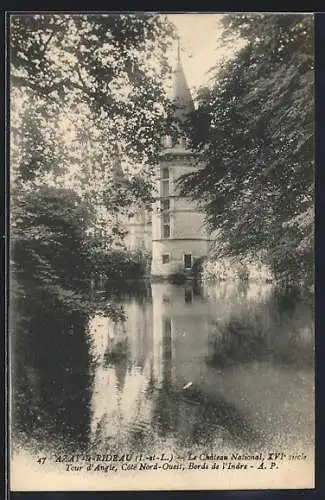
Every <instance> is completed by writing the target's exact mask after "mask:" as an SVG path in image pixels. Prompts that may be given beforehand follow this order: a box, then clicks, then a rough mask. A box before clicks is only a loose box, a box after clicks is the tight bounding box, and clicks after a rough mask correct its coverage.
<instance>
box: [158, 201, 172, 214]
mask: <svg viewBox="0 0 325 500" xmlns="http://www.w3.org/2000/svg"><path fill="white" fill-rule="evenodd" d="M160 207H161V211H162V212H165V211H166V210H169V209H170V201H169V199H167V200H161V201H160Z"/></svg>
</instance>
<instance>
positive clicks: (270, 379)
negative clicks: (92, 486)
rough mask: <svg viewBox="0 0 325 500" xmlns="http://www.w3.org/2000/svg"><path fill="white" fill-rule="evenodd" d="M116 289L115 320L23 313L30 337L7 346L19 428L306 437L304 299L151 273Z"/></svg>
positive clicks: (189, 441) (309, 324)
mask: <svg viewBox="0 0 325 500" xmlns="http://www.w3.org/2000/svg"><path fill="white" fill-rule="evenodd" d="M115 299H116V300H117V302H118V303H120V304H121V305H123V307H124V309H125V312H126V315H127V319H126V321H125V322H114V321H112V320H111V319H109V318H107V317H103V316H100V315H99V314H98V315H95V316H94V317H92V318H88V323H87V324H86V322H85V321H86V318H85V317H82V318H78V317H76V316H75V317H74V318H71V317H70V318H69V321H68V320H67V318H65V317H64V315H63V314H62V315H61V317H59V319H58V320H57V321H56V322H55V323H53V319H50V318H40V317H39V314H38V315H36V314H35V315H34V316H33V317H32V319H31V320H30V324H31V325H32V326H31V325H30V326H29V328H28V329H27V330H28V331H29V329H31V331H32V332H33V333H32V338H28V341H27V340H26V342H25V343H24V342H23V344H24V347H23V349H22V346H21V345H20V344H21V340H20V343H19V342H16V344H15V345H16V347H15V350H16V352H17V357H16V362H15V366H14V376H15V380H16V383H15V387H16V392H15V393H14V398H15V410H16V412H15V413H16V418H15V422H16V426H15V432H16V433H17V435H18V434H24V435H25V436H27V439H34V440H35V441H36V442H46V440H49V437H51V441H52V442H54V443H59V444H62V446H63V445H64V443H66V441H67V436H68V442H69V443H70V444H71V445H72V446H73V448H74V449H76V448H78V447H80V448H82V447H88V448H89V447H92V446H94V447H96V448H97V449H98V446H100V447H101V449H105V447H106V448H107V447H109V448H110V449H113V448H115V449H123V450H124V451H131V449H132V450H133V449H141V450H145V449H146V448H147V449H148V450H149V449H150V450H152V449H153V447H154V446H157V447H159V445H160V448H161V446H162V444H161V443H163V446H164V447H172V448H174V449H178V450H184V449H185V448H192V447H193V446H194V447H195V446H199V447H207V446H208V447H209V449H212V448H213V447H215V448H216V449H221V448H224V449H233V450H234V449H236V450H238V449H240V448H242V449H245V450H246V451H248V449H252V450H257V449H260V448H261V447H266V446H276V445H278V446H281V448H282V449H283V448H284V447H285V446H288V447H291V448H292V447H293V448H295V447H298V448H299V446H300V444H301V443H302V444H304V445H305V446H309V445H311V444H312V441H313V432H314V429H313V345H314V341H313V315H312V305H311V304H309V302H308V300H307V299H306V298H304V299H302V298H301V297H298V296H293V295H288V294H286V295H283V294H281V293H279V292H277V291H275V290H273V289H272V287H271V286H270V285H267V286H258V285H254V284H251V285H248V284H246V285H245V286H240V287H238V286H235V285H234V284H231V283H224V284H221V285H220V284H219V285H213V286H209V287H200V286H198V285H197V284H195V285H194V286H192V285H188V284H186V285H184V286H179V285H170V284H167V283H156V284H152V285H151V287H150V286H149V285H148V284H147V285H146V286H145V287H143V288H139V287H138V290H137V291H134V292H130V291H129V292H125V291H124V292H120V293H119V294H115ZM49 325H51V326H50V327H49ZM87 325H88V326H87ZM25 329H26V325H25ZM45 332H46V333H45ZM20 335H21V332H20V331H19V330H18V329H17V335H16V336H17V338H18V339H20ZM54 347H55V350H54ZM53 352H56V353H57V356H54V355H53ZM22 380H23V382H22ZM17 388H18V389H17ZM17 390H18V392H17ZM22 395H23V398H22V397H21V396H22ZM19 400H20V402H21V404H20V403H19ZM35 415H38V416H39V417H40V418H39V419H37V420H35ZM33 419H34V420H33ZM32 420H33V421H34V424H33V426H30V424H29V423H30V422H31V421H32Z"/></svg>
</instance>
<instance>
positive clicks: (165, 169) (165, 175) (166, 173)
mask: <svg viewBox="0 0 325 500" xmlns="http://www.w3.org/2000/svg"><path fill="white" fill-rule="evenodd" d="M161 174H162V175H161V176H162V178H163V179H169V168H168V167H163V168H162V169H161Z"/></svg>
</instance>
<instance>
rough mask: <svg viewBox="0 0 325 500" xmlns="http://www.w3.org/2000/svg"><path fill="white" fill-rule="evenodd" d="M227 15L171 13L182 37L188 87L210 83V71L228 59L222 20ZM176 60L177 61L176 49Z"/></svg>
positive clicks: (170, 17) (182, 53) (169, 17)
mask: <svg viewBox="0 0 325 500" xmlns="http://www.w3.org/2000/svg"><path fill="white" fill-rule="evenodd" d="M223 15H224V14H220V13H219V14H195V13H193V14H168V15H167V18H168V19H169V20H170V21H171V22H172V23H173V24H174V25H175V26H176V28H177V30H178V34H179V37H180V44H181V59H182V64H183V68H184V72H185V75H186V78H187V82H188V85H189V87H190V89H191V91H192V94H193V96H195V93H196V92H195V91H196V89H197V88H198V87H199V86H200V85H202V84H205V83H207V81H208V78H209V76H208V75H207V72H208V70H209V69H210V68H211V67H212V66H214V65H215V64H216V63H217V62H218V61H220V62H221V59H222V58H224V57H228V56H229V47H228V48H227V49H226V48H225V47H224V45H223V44H222V41H221V34H222V25H221V19H222V16H223ZM173 59H174V60H176V49H175V54H174V55H173Z"/></svg>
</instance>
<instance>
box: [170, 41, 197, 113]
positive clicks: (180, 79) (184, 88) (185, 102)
mask: <svg viewBox="0 0 325 500" xmlns="http://www.w3.org/2000/svg"><path fill="white" fill-rule="evenodd" d="M172 100H173V103H174V105H175V106H176V110H175V118H177V119H178V120H182V121H183V120H184V119H185V118H186V117H187V115H188V114H189V113H192V112H193V111H194V104H193V99H192V95H191V91H190V89H189V86H188V84H187V81H186V77H185V74H184V70H183V66H182V63H181V56H180V43H179V40H178V48H177V65H176V70H175V73H174V82H173V94H172Z"/></svg>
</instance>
